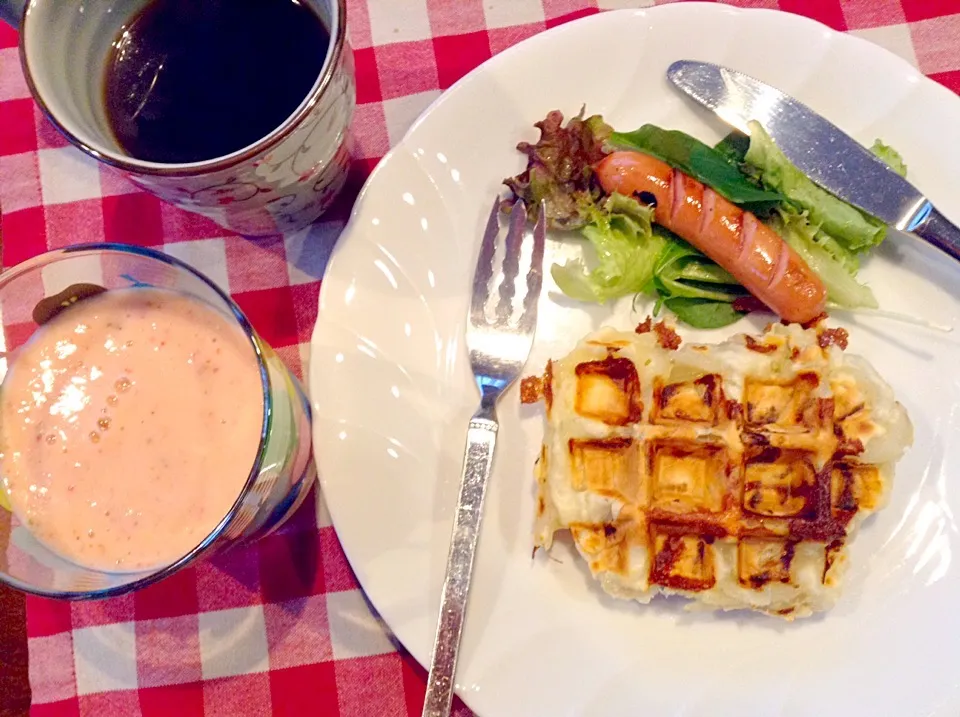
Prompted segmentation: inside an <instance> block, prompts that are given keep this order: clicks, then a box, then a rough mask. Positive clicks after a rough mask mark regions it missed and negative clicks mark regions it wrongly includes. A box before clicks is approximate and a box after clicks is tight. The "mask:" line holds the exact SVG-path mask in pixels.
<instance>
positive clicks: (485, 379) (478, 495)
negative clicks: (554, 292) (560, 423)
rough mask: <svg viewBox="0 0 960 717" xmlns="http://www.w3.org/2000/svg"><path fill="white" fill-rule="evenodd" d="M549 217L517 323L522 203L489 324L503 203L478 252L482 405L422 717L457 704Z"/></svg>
mask: <svg viewBox="0 0 960 717" xmlns="http://www.w3.org/2000/svg"><path fill="white" fill-rule="evenodd" d="M545 215H546V212H545V211H544V207H543V205H542V204H541V206H540V212H539V217H538V219H537V223H536V225H535V226H534V228H533V253H532V261H531V264H530V270H529V271H528V272H527V277H526V278H527V291H526V294H525V295H524V296H523V297H521V298H522V301H523V307H522V309H521V311H520V317H519V319H517V320H516V321H514V320H513V319H512V315H513V313H514V304H513V300H514V294H515V283H516V281H515V280H516V278H517V274H518V273H519V271H520V250H521V248H522V246H523V237H524V234H525V230H526V222H527V211H526V207H525V206H524V204H523V203H522V202H519V201H518V202H517V203H516V204H515V205H514V207H513V210H512V211H511V214H510V228H509V231H508V232H507V239H506V247H505V251H504V259H503V267H502V273H503V277H504V278H503V282H502V283H501V284H500V292H499V300H498V302H497V307H496V310H495V315H494V317H493V318H492V319H488V318H487V312H486V310H485V309H486V306H487V304H488V303H489V301H490V299H491V298H492V296H491V294H492V291H493V287H492V284H493V283H494V282H492V279H493V276H494V266H493V260H494V255H495V254H496V249H497V237H498V235H499V233H500V218H499V200H498V201H496V202H494V204H493V210H492V211H491V212H490V219H489V220H488V221H487V229H486V231H485V232H484V235H483V244H482V245H481V247H480V258H479V260H478V261H477V269H476V273H475V275H474V279H473V300H472V302H471V304H470V323H469V325H468V327H467V336H466V340H467V349H468V350H469V352H470V367H471V368H472V369H473V376H474V379H475V380H476V382H477V386H478V388H479V389H480V395H481V399H480V407H479V408H478V409H477V411H476V413H474V414H473V418H471V419H470V426H469V428H468V429H467V446H466V451H465V453H464V457H463V472H462V475H461V478H460V498H459V500H458V501H457V512H456V515H455V517H454V521H453V535H452V537H451V541H450V553H449V555H448V557H447V574H446V578H445V579H444V583H443V593H442V594H441V596H440V617H439V619H438V621H437V635H436V638H435V640H434V645H433V656H432V658H431V663H430V677H429V679H428V680H427V697H426V701H425V702H424V705H423V717H446V715H449V714H450V703H451V701H452V700H453V687H454V673H455V672H456V667H457V654H458V652H459V650H460V636H461V633H462V631H463V618H464V613H465V612H466V609H467V596H468V594H469V592H470V578H471V575H472V573H473V557H474V554H475V553H476V549H477V538H478V537H479V534H480V519H481V518H482V515H483V496H484V493H485V492H486V487H487V479H488V478H489V477H490V469H491V467H492V465H493V453H494V447H495V446H496V441H497V430H498V428H499V424H498V423H497V400H498V399H499V398H500V396H501V395H502V394H503V392H504V391H505V390H506V389H507V388H508V387H509V386H510V384H512V383H513V382H514V381H516V379H517V377H518V376H519V375H520V372H521V370H522V369H523V365H524V364H525V363H526V362H527V358H528V357H529V355H530V347H531V346H532V345H533V336H534V333H535V331H536V328H537V301H538V299H539V298H540V286H541V284H542V281H543V245H544V241H545V235H546V226H545V224H544V222H545V219H544V217H545Z"/></svg>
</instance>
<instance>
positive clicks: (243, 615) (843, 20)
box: [0, 0, 960, 717]
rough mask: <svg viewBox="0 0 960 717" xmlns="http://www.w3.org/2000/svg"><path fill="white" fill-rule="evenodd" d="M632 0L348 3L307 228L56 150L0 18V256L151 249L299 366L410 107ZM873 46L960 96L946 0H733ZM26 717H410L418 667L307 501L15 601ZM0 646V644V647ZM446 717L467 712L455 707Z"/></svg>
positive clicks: (951, 0)
mask: <svg viewBox="0 0 960 717" xmlns="http://www.w3.org/2000/svg"><path fill="white" fill-rule="evenodd" d="M650 4H653V3H652V2H642V1H641V0H632V1H631V0H599V8H598V3H597V0H404V1H403V2H397V0H350V1H349V2H348V5H349V8H348V25H349V32H350V40H351V43H352V45H353V48H354V52H355V57H356V67H357V99H358V103H359V106H358V108H357V112H356V115H355V121H354V128H353V129H354V134H355V138H356V153H357V159H356V162H355V166H354V169H353V173H352V175H351V180H350V183H349V185H348V188H347V190H346V192H345V195H344V197H343V198H342V200H341V201H339V203H338V205H337V207H336V208H335V209H334V210H333V211H332V212H331V213H330V214H328V215H327V216H325V217H324V218H323V219H322V220H321V221H320V222H318V223H317V224H315V225H314V226H313V227H311V228H310V229H308V230H305V231H302V232H298V233H296V234H292V235H288V236H284V237H276V238H268V239H258V240H247V239H243V238H240V237H237V236H231V235H229V234H228V233H226V232H225V231H224V230H223V229H221V228H219V227H218V226H216V225H214V224H212V223H211V222H209V221H206V220H204V219H201V218H198V217H196V216H193V215H190V214H186V213H184V212H181V211H179V210H177V209H174V208H172V207H170V206H167V205H165V204H163V203H161V202H160V201H158V200H156V199H154V198H153V197H151V196H149V195H146V194H144V193H142V192H140V191H138V190H136V189H134V187H133V186H132V185H130V184H129V183H128V182H126V181H125V180H123V179H122V178H120V177H118V176H117V175H115V174H113V173H112V172H111V171H109V170H106V169H103V168H100V167H98V166H97V165H96V164H95V163H93V162H92V161H90V160H88V159H86V158H84V157H83V156H82V155H81V154H80V153H79V152H78V151H76V150H74V149H73V148H71V147H68V146H67V143H66V141H65V140H64V139H63V138H62V137H60V136H59V135H58V134H57V133H56V132H55V131H54V130H53V128H52V127H50V125H48V124H47V123H46V122H45V121H44V120H43V119H42V118H41V115H40V113H39V111H38V110H37V108H36V107H35V105H34V103H33V101H32V100H31V99H30V96H29V92H28V90H27V86H26V83H25V82H24V79H23V76H22V74H21V71H20V64H19V60H18V55H17V49H16V43H17V36H16V34H15V33H14V32H13V31H11V30H9V29H8V28H6V27H5V26H3V27H2V29H0V211H2V233H3V265H4V266H9V265H11V264H14V263H16V262H18V261H21V260H23V259H26V258H28V257H30V256H33V255H35V254H37V253H39V252H42V251H44V250H46V249H47V248H55V247H62V246H65V245H68V244H75V243H78V242H92V241H104V240H106V241H122V242H134V243H138V244H143V245H146V246H153V247H157V248H159V249H162V250H163V251H166V252H168V253H170V254H173V255H175V256H178V257H180V258H182V259H184V260H186V261H188V262H190V263H192V264H194V265H196V266H197V267H198V268H200V269H201V270H202V271H204V272H206V273H207V274H208V275H210V276H211V277H212V278H214V279H215V280H216V281H218V282H219V283H220V285H221V286H223V287H226V288H228V290H229V291H230V293H231V294H232V295H233V297H234V299H236V301H237V303H238V304H239V305H240V306H241V308H242V309H243V310H244V311H245V312H246V313H247V315H248V316H249V317H250V319H251V320H252V321H253V323H254V325H255V326H256V327H257V329H258V330H259V331H260V332H261V334H262V335H263V336H264V337H265V338H266V340H267V341H269V342H270V343H271V344H272V345H273V346H274V347H275V348H276V349H277V350H278V352H279V353H280V355H281V356H282V357H283V358H284V359H285V360H286V361H287V362H288V364H289V365H290V366H291V367H292V368H293V369H294V370H296V371H297V372H302V371H304V370H305V368H306V364H307V359H308V351H307V349H308V341H309V337H310V332H311V329H312V327H313V323H314V320H315V317H316V311H317V297H318V291H319V288H320V279H321V276H322V274H323V270H324V266H325V264H326V261H327V258H328V256H329V253H330V250H331V248H332V246H333V244H334V242H335V241H336V239H337V236H338V234H339V232H340V230H341V229H342V227H343V223H344V221H345V218H346V216H347V213H348V211H349V207H350V204H351V202H352V199H353V197H354V196H355V195H356V192H357V190H358V189H359V186H360V185H361V184H362V182H363V180H364V179H365V178H366V177H367V175H368V174H369V172H370V170H371V169H372V168H373V166H374V164H376V162H377V160H378V159H379V158H380V157H381V156H382V155H383V154H384V153H385V152H386V151H387V149H388V147H390V146H391V145H392V144H393V143H395V142H396V141H397V140H398V139H399V138H400V137H401V136H402V134H403V133H404V132H405V131H406V129H407V127H408V126H409V125H410V124H411V122H412V121H413V120H414V119H415V118H416V116H417V115H418V114H419V113H420V112H421V111H422V110H423V109H424V108H425V107H426V106H427V104H428V103H429V102H431V101H432V100H433V99H434V98H436V97H437V96H438V95H439V94H440V92H441V91H442V90H443V89H445V88H447V87H449V86H450V85H451V84H453V82H455V81H456V80H457V79H459V78H460V77H461V76H462V75H464V74H465V73H466V72H468V71H469V70H471V69H473V68H474V67H476V66H477V65H479V64H480V63H481V62H483V61H484V60H486V59H487V58H489V57H490V56H491V55H493V54H495V53H498V52H500V51H501V50H503V49H505V48H506V47H508V46H510V45H512V44H514V43H516V42H519V41H520V40H522V39H524V38H526V37H529V36H530V35H533V34H535V33H537V32H539V31H541V30H543V29H544V28H547V27H551V26H553V25H557V24H560V23H562V22H566V21H569V20H572V19H575V18H577V17H580V16H582V15H587V14H591V13H594V12H597V11H599V10H603V9H608V8H612V7H614V6H617V7H637V6H643V5H650ZM732 4H735V5H741V6H744V7H747V6H750V7H766V8H779V9H781V10H785V11H789V12H796V13H800V14H804V15H808V16H810V17H813V18H815V19H817V20H820V21H822V22H824V23H826V24H827V25H830V26H831V27H833V28H836V29H840V30H845V31H849V32H852V33H854V34H857V35H860V36H861V37H864V38H866V39H868V40H871V41H873V42H875V43H877V44H879V45H882V46H884V47H886V48H888V49H890V50H892V51H893V52H895V53H897V54H898V55H900V56H902V57H904V58H905V59H907V60H908V61H909V62H910V63H912V64H914V65H916V66H917V67H919V69H920V70H921V71H922V72H923V73H925V74H927V75H929V76H931V77H932V78H934V79H935V80H937V81H939V82H942V83H943V84H945V85H947V86H948V87H950V88H952V89H954V90H955V91H960V50H958V47H960V0H779V2H778V1H777V0H736V1H735V2H733V3H732ZM27 622H28V625H27V629H28V639H29V652H30V682H31V687H32V691H33V709H32V714H34V715H35V716H36V717H68V716H69V717H75V716H81V717H88V716H90V717H103V716H104V715H113V714H123V715H144V716H145V717H152V716H154V715H156V716H163V717H167V716H168V715H177V716H178V717H195V716H199V715H210V716H213V715H225V716H230V717H243V716H245V715H251V716H252V715H257V716H259V715H266V714H276V715H301V714H316V715H338V714H339V715H343V716H344V717H354V716H357V715H362V716H368V715H370V716H376V717H390V716H393V715H397V716H405V715H410V716H414V715H419V714H420V709H421V705H422V703H423V694H424V688H425V673H424V671H423V669H422V668H420V667H419V666H418V665H417V664H416V663H415V662H414V661H413V659H412V658H410V657H409V655H407V654H405V653H404V652H403V651H402V650H400V651H398V647H397V645H396V643H395V642H392V641H391V638H390V637H389V635H388V633H387V632H386V629H385V628H384V626H383V625H382V624H381V623H380V622H379V621H378V620H377V618H376V617H374V616H373V614H372V613H371V610H370V608H369V607H368V605H367V603H366V602H365V600H364V597H363V595H362V593H361V592H360V590H359V589H358V586H357V583H356V580H355V578H354V576H353V574H352V572H351V570H350V567H349V565H348V564H347V561H346V559H345V558H344V555H343V552H342V550H341V548H340V544H339V542H338V540H337V535H336V533H335V532H334V529H333V527H331V525H330V519H329V517H328V515H327V512H326V510H325V509H324V506H323V502H322V499H320V498H319V496H318V497H317V499H316V500H315V501H313V502H310V503H308V504H307V505H305V506H304V507H303V509H302V510H301V511H300V512H299V513H298V514H297V516H296V517H295V518H294V520H293V521H292V522H291V523H289V524H288V525H287V526H285V527H284V528H283V530H282V531H281V532H279V533H278V534H276V535H273V536H271V537H269V538H267V539H265V540H263V541H262V542H260V543H259V544H256V545H253V546H250V547H247V548H243V549H237V550H235V551H232V552H230V553H228V554H226V555H224V556H223V557H220V558H216V559H214V560H212V561H210V562H207V563H203V564H200V565H197V566H195V567H191V568H188V569H186V570H183V571H181V572H179V573H177V574H176V575H175V576H173V577H171V578H169V579H168V580H165V581H163V582H161V583H159V584H157V585H155V586H152V587H150V588H147V589H145V590H143V591H140V592H138V593H135V594H133V595H128V596H125V597H121V598H115V599H110V600H105V601H100V602H84V603H62V602H56V601H50V600H45V599H39V598H28V603H27ZM0 659H2V657H0ZM456 713H457V714H458V715H466V714H469V711H468V710H466V708H464V707H463V706H462V705H459V706H458V707H457V712H456Z"/></svg>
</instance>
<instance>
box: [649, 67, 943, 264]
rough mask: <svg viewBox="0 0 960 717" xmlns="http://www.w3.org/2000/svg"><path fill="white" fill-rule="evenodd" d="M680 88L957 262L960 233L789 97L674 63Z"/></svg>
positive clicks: (728, 72) (720, 71) (673, 76)
mask: <svg viewBox="0 0 960 717" xmlns="http://www.w3.org/2000/svg"><path fill="white" fill-rule="evenodd" d="M667 78H668V79H669V80H670V82H672V83H673V84H674V85H675V86H676V87H677V88H678V89H680V90H681V91H682V92H684V93H686V94H687V95H689V96H690V97H692V98H693V99H694V100H695V101H697V102H698V103H700V104H701V105H703V106H704V107H706V108H707V109H709V110H711V111H713V112H714V113H715V114H716V115H717V116H718V117H720V119H722V120H723V121H725V122H726V123H727V124H729V125H731V126H733V127H735V128H736V129H738V130H740V131H741V132H744V133H746V134H749V133H750V130H749V127H748V122H750V121H751V120H756V121H757V122H759V123H760V124H761V125H762V126H763V128H764V129H765V130H766V131H767V133H768V134H769V135H770V137H771V139H772V140H773V141H774V143H775V144H776V145H777V147H779V148H780V150H781V151H782V152H783V153H784V155H786V157H787V159H789V160H790V161H791V162H793V164H795V165H796V166H797V167H798V168H799V169H800V171H802V172H803V173H804V174H806V175H807V176H808V177H810V179H811V180H813V181H814V182H815V183H817V184H819V185H820V186H821V187H823V188H824V189H826V190H827V191H829V192H830V193H832V194H834V195H836V196H837V197H839V198H840V199H843V200H844V201H846V202H849V203H850V204H853V205H854V206H856V207H859V208H860V209H862V210H863V211H864V212H866V213H867V214H870V215H872V216H874V217H876V218H878V219H880V220H881V221H883V222H885V223H886V224H889V225H890V226H892V227H895V228H897V229H899V230H901V231H905V232H913V233H915V234H917V235H918V236H920V237H921V238H923V239H925V240H926V241H928V242H929V243H931V244H933V245H934V246H936V247H937V248H939V249H941V250H942V251H944V252H946V253H947V254H949V255H950V256H952V257H953V258H954V259H957V260H958V261H960V228H957V227H956V226H955V225H954V224H952V223H951V222H950V221H949V220H948V219H946V217H944V216H943V215H942V214H941V213H940V212H939V211H938V210H937V209H936V208H935V207H934V206H933V204H932V203H931V202H930V200H928V199H927V198H926V197H925V196H924V195H923V194H922V193H921V192H920V191H919V190H918V189H917V188H916V187H914V186H913V185H912V184H910V182H908V181H907V180H906V179H904V178H903V177H901V176H900V175H898V174H897V173H896V172H894V171H893V170H891V169H890V168H889V167H887V165H885V164H884V163H883V162H882V161H880V160H879V159H878V158H877V157H875V156H874V155H873V153H872V152H870V151H869V150H868V149H866V148H865V147H864V146H863V145H861V144H860V143H859V142H857V141H856V140H855V139H853V138H852V137H850V136H849V135H847V134H846V133H844V132H843V130H841V129H840V128H839V127H837V126H836V125H834V124H833V123H831V122H830V121H829V120H827V119H826V118H824V117H822V116H820V115H819V114H817V113H816V112H814V111H813V110H811V109H810V108H809V107H807V106H806V105H804V104H802V103H801V102H799V101H797V100H796V99H794V98H793V97H790V96H789V95H786V94H784V93H783V92H781V91H780V90H778V89H777V88H775V87H772V86H770V85H768V84H766V83H764V82H761V81H760V80H757V79H755V78H753V77H750V76H749V75H746V74H744V73H742V72H739V71H737V70H734V69H731V68H729V67H723V66H722V65H716V64H712V63H709V62H697V61H693V60H678V61H677V62H674V63H673V64H671V65H670V67H669V68H668V69H667Z"/></svg>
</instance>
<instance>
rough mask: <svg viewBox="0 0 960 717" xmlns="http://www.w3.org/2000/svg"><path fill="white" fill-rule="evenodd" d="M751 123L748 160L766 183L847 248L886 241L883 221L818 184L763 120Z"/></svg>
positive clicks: (746, 156)
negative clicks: (782, 147) (796, 163)
mask: <svg viewBox="0 0 960 717" xmlns="http://www.w3.org/2000/svg"><path fill="white" fill-rule="evenodd" d="M748 126H749V127H750V147H749V149H747V154H746V155H745V156H744V161H745V162H746V163H747V164H750V165H753V166H754V167H756V168H757V170H759V172H760V178H761V181H762V182H763V184H764V185H765V186H768V187H772V188H774V189H776V190H778V191H780V192H782V193H783V194H784V195H786V197H787V198H788V199H789V200H790V202H791V203H792V204H794V205H795V206H797V207H799V208H800V209H803V210H805V211H807V212H808V213H809V216H810V221H811V222H812V223H813V224H816V225H817V226H819V227H820V228H821V229H822V230H823V231H824V232H825V233H826V234H827V235H828V236H831V237H833V238H834V239H836V240H837V242H838V243H839V244H840V245H841V246H842V247H843V248H844V249H847V250H849V251H851V252H860V251H864V250H866V249H871V248H873V247H875V246H876V245H877V244H879V243H880V242H881V241H883V237H884V236H885V235H886V232H887V226H886V225H885V224H884V223H883V222H881V221H880V220H879V219H874V218H873V217H871V216H868V215H866V214H864V213H863V212H861V211H860V210H859V209H857V208H856V207H853V206H851V205H850V204H847V203H846V202H844V201H843V200H841V199H837V198H836V197H835V196H833V195H832V194H830V193H829V192H828V191H827V190H825V189H821V188H820V187H819V186H817V185H816V184H814V183H813V181H812V180H811V179H810V178H809V177H807V175H805V174H804V173H803V172H801V171H800V170H799V169H797V168H796V166H794V165H793V164H792V163H791V162H790V160H788V159H787V158H786V157H785V156H784V154H783V152H781V151H780V149H779V148H778V147H777V145H775V144H774V143H773V140H772V139H770V135H768V134H767V132H766V130H764V129H763V127H762V126H761V125H760V123H759V122H750V123H749V125H748Z"/></svg>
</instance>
